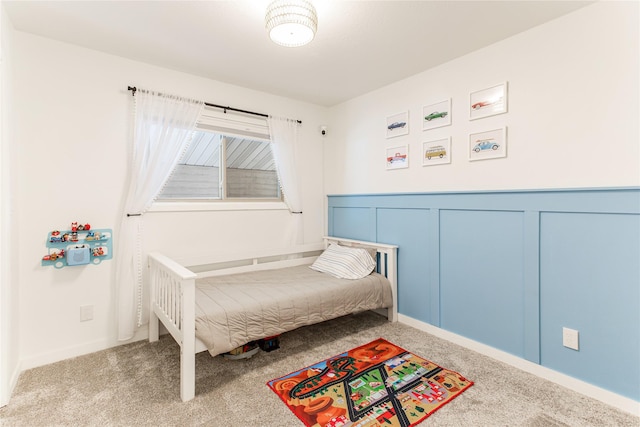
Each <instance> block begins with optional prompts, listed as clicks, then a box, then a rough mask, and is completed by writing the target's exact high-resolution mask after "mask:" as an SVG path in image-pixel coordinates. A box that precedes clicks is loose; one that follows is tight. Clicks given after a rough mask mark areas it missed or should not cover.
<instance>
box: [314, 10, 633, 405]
mask: <svg viewBox="0 0 640 427" xmlns="http://www.w3.org/2000/svg"><path fill="white" fill-rule="evenodd" d="M638 12H639V5H638V3H637V2H599V3H596V4H594V5H592V6H589V7H586V8H584V9H580V10H579V11H577V12H574V13H572V14H570V15H567V16H565V17H562V18H559V19H557V20H555V21H552V22H549V23H547V24H544V25H541V26H539V27H537V28H534V29H532V30H529V31H527V32H525V33H521V34H519V35H517V36H514V37H512V38H510V39H508V40H505V41H502V42H499V43H496V44H494V45H492V46H489V47H487V48H485V49H482V50H479V51H476V52H474V53H472V54H470V55H466V56H464V57H461V58H458V59H456V60H454V61H451V62H449V63H447V64H444V65H442V66H440V67H437V68H435V69H432V70H428V71H425V72H424V73H421V74H419V75H416V76H413V77H411V78H408V79H406V80H403V81H400V82H397V83H394V84H392V85H390V86H387V87H385V88H382V89H380V90H377V91H374V92H371V93H369V94H366V95H364V96H362V97H359V98H357V99H353V100H351V101H348V102H346V103H344V104H342V105H340V106H337V107H335V108H333V109H332V110H331V114H332V116H331V121H330V123H331V126H332V128H333V132H332V138H331V139H330V140H328V141H327V143H326V145H325V147H326V150H325V159H326V161H327V164H326V166H325V186H326V190H327V193H328V194H329V200H328V233H329V234H331V235H336V236H340V237H351V238H356V239H367V240H377V241H380V242H386V243H395V244H398V245H399V261H398V262H399V264H398V265H399V271H398V281H399V283H398V286H399V312H400V313H401V318H403V319H404V320H405V321H407V320H408V321H409V322H412V324H422V325H427V326H431V325H433V326H436V327H438V328H441V329H440V330H444V331H447V332H452V333H454V334H457V335H459V336H462V337H465V338H468V339H470V340H473V341H474V342H477V343H482V344H484V345H487V346H490V347H491V348H494V349H498V350H500V351H501V352H505V353H508V354H509V355H515V356H516V357H518V358H522V359H523V360H525V361H529V362H531V363H534V364H539V365H541V366H544V367H548V368H550V369H551V370H553V371H555V372H561V373H563V374H566V375H569V376H570V377H572V378H577V379H580V380H582V381H585V382H586V383H588V384H593V385H596V386H597V387H600V391H599V392H598V393H599V395H598V393H596V396H594V397H596V398H600V397H602V396H606V395H607V391H610V392H613V393H614V394H616V395H617V396H623V399H622V401H623V402H625V403H623V404H622V406H625V405H626V406H625V407H626V408H634V409H633V410H634V411H635V412H636V413H637V401H640V388H639V387H638V384H640V370H639V369H640V368H639V367H638V364H637V361H638V358H639V357H640V329H639V328H640V326H639V325H640V317H638V316H639V315H638V302H639V301H640V295H639V294H638V292H639V288H638V283H640V276H639V272H638V259H640V252H638V251H639V248H640V188H639V186H640V149H639V145H638V141H640V132H639V123H638V117H639V116H640V109H639V93H640V92H639V75H640V69H639V53H640V49H639V37H638V24H639V23H638V16H639V14H638ZM505 81H508V84H509V111H508V113H507V114H502V115H498V116H493V117H489V118H484V119H479V120H474V121H470V120H469V119H468V117H469V114H468V111H467V105H468V99H469V93H470V92H472V91H475V90H478V89H482V88H485V87H489V86H492V85H494V84H497V83H500V82H505ZM448 97H451V98H452V106H453V108H452V125H451V126H448V127H443V128H438V129H434V130H430V131H425V132H423V131H422V129H421V121H420V114H421V112H422V106H423V105H427V104H431V103H435V102H438V101H440V100H442V99H446V98H448ZM403 110H409V116H410V118H409V121H410V133H409V135H407V136H401V137H396V138H392V139H386V138H385V130H386V129H385V118H386V116H388V115H391V114H394V113H397V112H399V111H403ZM502 126H506V127H507V128H508V150H507V154H508V155H507V157H506V158H504V159H496V160H485V161H477V162H469V161H468V160H467V157H468V155H467V150H466V146H467V144H468V142H467V140H468V135H469V133H472V132H479V131H483V130H491V129H495V128H498V127H502ZM449 136H450V137H451V138H452V143H451V144H452V163H451V164H447V165H438V166H430V167H423V166H422V161H421V158H420V157H421V156H420V151H421V148H422V142H424V141H429V140H434V139H439V138H443V137H449ZM403 144H408V145H409V156H410V161H409V168H407V169H397V170H391V171H387V170H385V150H386V148H387V147H394V146H397V145H403ZM608 153H611V155H608ZM329 159H331V161H330V162H329ZM540 189H544V190H542V191H540ZM589 189H595V190H593V191H590V190H589ZM403 316H404V317H403ZM414 321H415V322H414ZM562 327H568V328H572V329H577V330H579V331H580V338H579V340H580V350H579V351H575V350H571V349H568V348H566V347H564V346H563V345H562ZM614 331H615V332H614ZM620 337H624V338H623V339H620ZM603 365H604V366H606V368H605V369H603V370H599V369H593V367H594V366H603ZM613 366H616V368H613V369H609V368H610V367H613ZM583 388H584V387H583ZM624 399H631V400H624ZM629 402H631V403H629Z"/></svg>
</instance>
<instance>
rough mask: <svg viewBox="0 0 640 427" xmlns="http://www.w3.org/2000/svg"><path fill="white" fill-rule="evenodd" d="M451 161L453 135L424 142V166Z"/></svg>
mask: <svg viewBox="0 0 640 427" xmlns="http://www.w3.org/2000/svg"><path fill="white" fill-rule="evenodd" d="M448 163H451V137H447V138H440V139H436V140H433V141H425V142H423V143H422V166H435V165H443V164H448Z"/></svg>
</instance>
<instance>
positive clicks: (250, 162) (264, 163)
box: [158, 106, 282, 201]
mask: <svg viewBox="0 0 640 427" xmlns="http://www.w3.org/2000/svg"><path fill="white" fill-rule="evenodd" d="M158 200H160V201H178V200H182V201H206V200H227V201H242V200H251V201H281V200H282V197H281V192H280V185H279V182H278V176H277V173H276V167H275V161H274V159H273V154H272V152H271V144H270V143H269V131H268V127H267V124H266V121H265V119H264V118H262V117H256V116H251V115H246V114H233V113H230V112H226V111H220V110H219V109H217V108H211V107H208V106H205V108H204V110H203V113H202V115H201V117H200V118H199V119H198V124H197V130H196V132H195V133H194V136H193V140H192V141H191V144H190V145H189V149H188V150H187V151H186V152H185V153H184V154H183V156H182V157H181V159H180V161H179V163H178V165H177V166H176V169H175V170H174V172H173V174H172V175H171V177H170V178H169V180H168V181H167V184H166V185H165V187H164V189H163V191H162V193H160V195H159V196H158Z"/></svg>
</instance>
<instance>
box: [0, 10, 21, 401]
mask: <svg viewBox="0 0 640 427" xmlns="http://www.w3.org/2000/svg"><path fill="white" fill-rule="evenodd" d="M0 40H1V44H0V129H1V134H0V236H2V239H0V406H3V405H5V404H7V403H8V401H9V397H10V395H11V390H12V389H13V387H14V386H15V384H16V382H17V380H18V374H19V372H20V362H19V360H20V359H19V353H18V348H19V336H18V325H19V319H18V310H17V306H18V302H19V299H18V296H19V288H18V287H17V286H13V284H15V283H17V282H18V279H17V278H18V275H17V268H16V267H15V266H16V262H17V259H18V258H17V253H16V252H14V251H13V250H12V249H13V245H12V244H11V242H12V241H13V239H16V238H18V236H19V234H18V230H17V215H14V214H13V209H14V197H13V195H12V194H13V193H12V188H14V187H15V180H14V179H12V176H11V173H12V171H13V170H14V169H13V166H12V156H13V154H12V153H13V150H12V145H11V136H12V129H13V126H12V111H11V102H12V99H13V90H12V87H11V83H12V80H13V73H12V67H13V26H12V25H11V22H10V21H9V19H8V17H7V15H6V13H5V11H4V3H3V4H1V5H0Z"/></svg>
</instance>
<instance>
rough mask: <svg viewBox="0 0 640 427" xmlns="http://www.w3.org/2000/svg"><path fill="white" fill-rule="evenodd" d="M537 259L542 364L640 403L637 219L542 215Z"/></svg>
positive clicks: (639, 232)
mask: <svg viewBox="0 0 640 427" xmlns="http://www.w3.org/2000/svg"><path fill="white" fill-rule="evenodd" d="M540 254H541V255H540V308H541V311H540V318H541V362H542V364H543V365H545V366H547V367H550V368H552V369H555V370H558V371H561V372H564V373H567V374H568V375H572V376H575V377H579V378H581V379H583V380H585V381H588V382H590V383H592V384H595V385H597V386H600V387H602V388H606V389H609V390H613V391H616V392H617V393H619V394H622V395H624V396H627V397H630V398H632V399H635V400H640V217H639V216H638V215H615V214H608V215H603V214H587V213H544V214H542V216H541V236H540ZM563 327H568V328H571V329H575V330H578V332H579V347H580V349H579V351H576V350H572V349H569V348H566V347H564V346H563V345H562V328H563Z"/></svg>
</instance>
